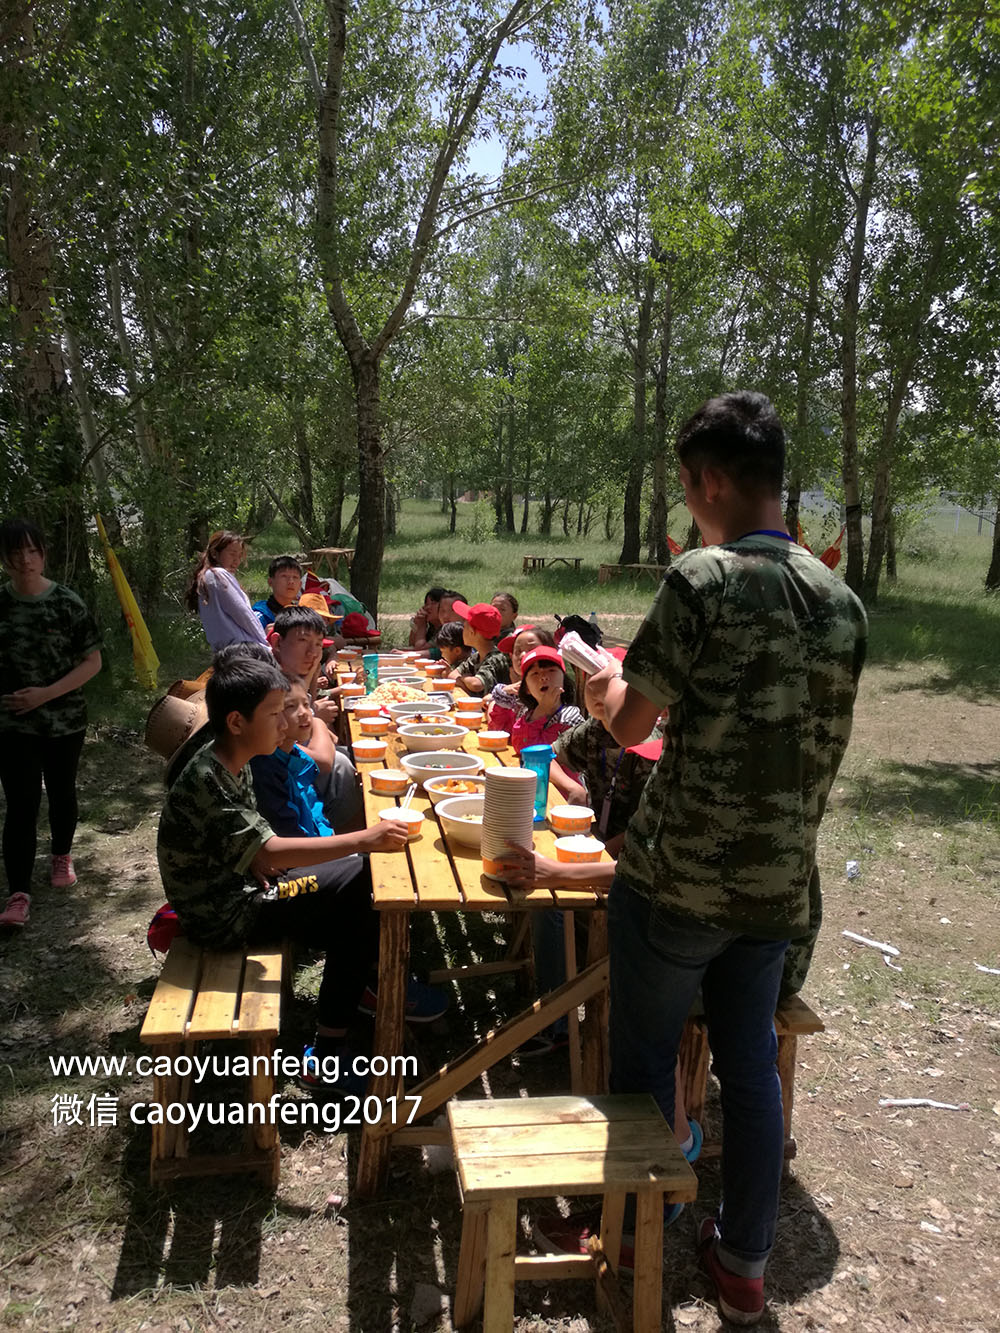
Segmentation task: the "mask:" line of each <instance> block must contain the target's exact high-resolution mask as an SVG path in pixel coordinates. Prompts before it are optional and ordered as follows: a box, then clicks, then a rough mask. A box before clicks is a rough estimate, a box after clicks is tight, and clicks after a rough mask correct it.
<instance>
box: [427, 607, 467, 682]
mask: <svg viewBox="0 0 1000 1333" xmlns="http://www.w3.org/2000/svg"><path fill="white" fill-rule="evenodd" d="M434 642H435V643H436V644H437V647H438V651H439V652H440V654H441V657H442V659H443V660H444V661H445V662H447V663H448V671H447V672H446V674H447V675H448V676H451V677H453V678H455V679H457V678H458V677H459V676H460V675H464V674H465V671H466V670H467V665H466V664H467V663H468V661H469V659H470V658H471V657H472V655H473V649H472V648H470V647H469V645H468V644H467V643H466V642H465V624H464V622H463V621H461V620H449V621H448V623H447V625H442V626H441V628H440V629H439V630H438V632H437V634H436V635H435V636H434Z"/></svg>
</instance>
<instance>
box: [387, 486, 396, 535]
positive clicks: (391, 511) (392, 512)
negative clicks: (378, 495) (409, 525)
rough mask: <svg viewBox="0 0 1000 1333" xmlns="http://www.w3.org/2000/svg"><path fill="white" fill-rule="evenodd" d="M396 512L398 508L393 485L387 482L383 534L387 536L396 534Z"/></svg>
mask: <svg viewBox="0 0 1000 1333" xmlns="http://www.w3.org/2000/svg"><path fill="white" fill-rule="evenodd" d="M397 513H398V509H397V496H396V491H395V487H393V486H391V485H390V484H389V483H388V482H387V483H386V487H385V535H386V536H387V537H395V535H396V515H397Z"/></svg>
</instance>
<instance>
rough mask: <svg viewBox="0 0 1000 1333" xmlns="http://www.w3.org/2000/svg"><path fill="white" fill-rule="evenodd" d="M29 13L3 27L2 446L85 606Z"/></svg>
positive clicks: (71, 417)
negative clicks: (35, 118) (5, 397)
mask: <svg viewBox="0 0 1000 1333" xmlns="http://www.w3.org/2000/svg"><path fill="white" fill-rule="evenodd" d="M31 10H32V6H31V5H30V4H29V2H28V0H13V3H9V4H8V5H7V6H6V11H5V14H4V18H3V21H2V26H0V85H3V87H4V88H5V91H6V93H7V97H6V98H5V106H6V115H5V116H0V198H4V199H5V203H6V208H5V212H4V217H3V230H4V241H5V254H4V261H5V263H4V267H5V268H6V276H7V318H8V325H7V327H8V329H9V336H10V361H11V363H12V364H11V374H10V385H11V388H12V391H13V399H14V421H15V422H16V425H15V426H14V427H13V428H12V429H11V430H10V431H9V438H8V444H9V446H10V447H11V448H12V450H13V451H14V452H19V453H20V454H21V456H22V459H23V463H24V471H23V473H21V475H20V476H19V477H18V482H19V483H22V484H19V485H17V486H16V487H12V488H11V493H10V495H9V498H10V499H11V500H14V501H16V502H17V503H18V505H19V507H22V508H23V509H24V510H26V511H27V512H28V513H29V514H30V515H31V516H32V517H34V518H37V519H38V520H39V521H40V523H41V525H42V527H43V528H44V529H45V532H46V540H47V554H48V557H49V564H50V568H51V570H52V572H53V573H54V574H55V575H56V576H57V577H58V578H60V579H65V580H66V581H67V582H69V583H73V584H75V586H76V588H77V590H78V591H80V592H81V593H83V595H84V596H85V597H87V598H88V600H89V599H90V597H91V594H92V574H91V568H90V554H89V551H88V549H87V536H86V528H85V524H84V514H83V486H84V479H83V466H82V463H83V454H82V450H81V447H80V432H79V428H78V424H77V419H76V412H75V410H74V404H73V399H72V394H71V392H70V386H69V382H68V380H67V378H66V370H65V366H64V363H63V353H62V347H61V345H60V338H59V330H58V329H57V327H56V326H55V323H54V319H53V308H52V293H53V291H54V290H55V288H56V285H57V278H56V271H55V269H56V265H55V260H54V256H53V251H52V246H51V243H50V241H49V235H48V231H47V228H46V225H45V220H44V219H43V218H42V217H41V216H40V215H39V214H38V212H37V210H36V207H35V203H34V200H33V199H32V198H31V195H30V182H31V181H32V180H33V178H34V174H35V162H36V161H37V158H38V143H37V140H36V137H35V128H34V124H33V122H32V119H31V117H32V114H33V112H34V110H35V108H36V105H37V89H36V87H35V86H34V82H35V77H36V75H35V47H34V26H33V23H32V17H31ZM11 480H13V479H11Z"/></svg>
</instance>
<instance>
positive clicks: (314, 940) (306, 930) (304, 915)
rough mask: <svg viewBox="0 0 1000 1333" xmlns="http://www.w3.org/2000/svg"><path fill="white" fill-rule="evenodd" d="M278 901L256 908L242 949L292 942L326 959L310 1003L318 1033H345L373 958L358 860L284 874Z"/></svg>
mask: <svg viewBox="0 0 1000 1333" xmlns="http://www.w3.org/2000/svg"><path fill="white" fill-rule="evenodd" d="M282 890H284V895H285V896H283V897H280V898H278V899H276V900H273V901H268V902H264V903H261V906H260V912H259V914H258V916H257V920H256V922H255V924H254V927H253V930H252V931H251V932H250V937H249V940H248V943H250V944H268V943H271V942H272V941H274V940H280V939H292V940H296V941H298V942H299V943H300V944H308V945H310V946H311V947H312V948H314V949H322V950H323V951H324V952H325V953H326V958H325V960H324V963H323V979H322V981H321V982H320V987H319V996H318V998H317V1001H316V1021H317V1022H318V1023H319V1025H320V1027H329V1028H346V1027H348V1026H349V1024H350V1022H351V1019H352V1018H353V1017H354V1015H355V1013H356V1011H357V1007H358V1000H360V998H361V992H362V991H363V990H364V988H365V983H366V982H367V980H368V978H369V975H370V973H371V968H372V964H373V963H374V962H375V959H376V957H377V954H378V918H377V917H376V915H375V909H374V908H373V907H372V877H371V872H370V871H369V869H368V862H367V860H365V859H364V858H363V857H360V856H345V857H343V858H342V859H341V860H338V861H324V862H323V863H322V865H317V866H305V867H303V869H301V870H290V871H288V873H287V874H283V875H282V876H281V878H280V879H279V881H278V891H279V893H280V892H281V891H282Z"/></svg>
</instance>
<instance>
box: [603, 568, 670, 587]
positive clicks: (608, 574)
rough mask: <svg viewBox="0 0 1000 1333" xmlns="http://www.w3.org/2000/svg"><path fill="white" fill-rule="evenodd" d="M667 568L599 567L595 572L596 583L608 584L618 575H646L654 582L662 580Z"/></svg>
mask: <svg viewBox="0 0 1000 1333" xmlns="http://www.w3.org/2000/svg"><path fill="white" fill-rule="evenodd" d="M669 568H670V566H669V565H601V567H600V569H598V571H597V582H598V583H610V582H611V580H612V579H616V578H618V576H619V575H620V574H632V575H633V576H634V577H636V578H638V577H640V576H641V575H643V574H648V576H649V577H650V578H651V579H653V580H654V581H655V580H657V579H662V578H663V576H664V574H665V573H666V572H667V570H668V569H669Z"/></svg>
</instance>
